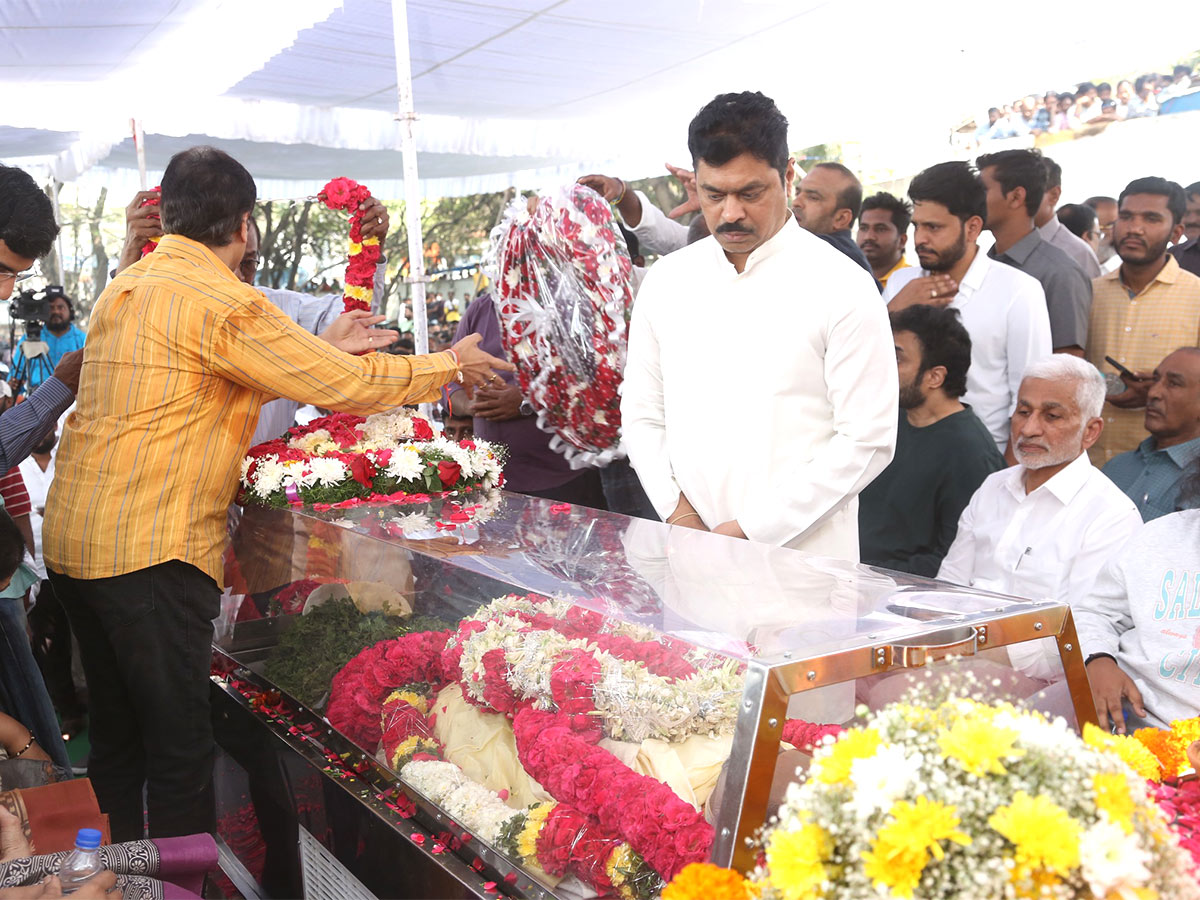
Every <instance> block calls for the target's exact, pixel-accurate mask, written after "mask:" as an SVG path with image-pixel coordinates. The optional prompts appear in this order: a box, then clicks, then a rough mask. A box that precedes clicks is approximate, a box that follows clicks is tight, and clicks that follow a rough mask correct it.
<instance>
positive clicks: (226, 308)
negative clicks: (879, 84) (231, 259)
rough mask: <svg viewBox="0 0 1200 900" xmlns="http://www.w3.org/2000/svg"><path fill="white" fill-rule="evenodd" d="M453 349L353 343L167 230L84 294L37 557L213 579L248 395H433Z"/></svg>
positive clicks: (375, 404) (93, 571)
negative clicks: (419, 350) (323, 335)
mask: <svg viewBox="0 0 1200 900" xmlns="http://www.w3.org/2000/svg"><path fill="white" fill-rule="evenodd" d="M456 371H457V368H456V365H455V362H454V358H453V355H452V354H450V353H436V354H433V355H430V356H417V357H403V356H389V355H375V354H370V355H367V356H361V357H358V356H351V355H350V354H348V353H343V352H341V351H340V350H336V349H334V348H333V347H332V346H330V345H329V344H327V343H325V342H324V341H322V340H320V339H318V338H316V337H314V336H313V335H311V334H309V333H308V332H307V331H305V330H304V329H303V328H301V327H300V326H299V325H297V324H296V323H294V322H293V321H292V320H291V319H289V318H288V317H287V316H285V315H284V314H283V313H282V312H280V310H279V309H278V308H276V307H275V306H274V305H272V304H271V303H270V302H268V301H267V299H266V298H265V297H264V296H263V295H262V294H261V293H259V292H258V291H256V290H255V289H254V288H252V287H250V286H249V285H245V284H242V283H241V282H240V281H238V280H237V279H236V278H235V277H234V275H233V273H232V272H231V271H230V270H229V268H228V267H227V266H226V265H225V264H224V263H222V262H221V260H220V259H218V258H217V257H216V256H215V255H214V254H213V253H212V252H211V251H210V250H209V249H208V248H207V247H205V246H204V245H202V244H199V243H196V242H195V241H192V240H189V239H187V238H184V237H180V236H179V235H168V236H167V237H164V238H163V239H162V240H161V241H160V242H159V244H158V249H157V250H155V251H154V252H153V253H151V254H149V255H148V256H146V257H145V258H143V259H142V260H141V261H140V262H138V263H136V264H134V265H133V266H130V267H129V268H128V269H127V270H125V272H123V273H122V274H121V275H119V276H118V277H117V278H116V279H114V280H113V282H112V284H110V285H109V286H108V287H107V288H106V289H105V291H104V293H103V294H102V295H101V297H100V299H99V300H98V301H97V303H96V308H95V311H94V312H93V314H92V319H91V328H90V330H89V332H88V341H87V347H86V348H85V350H84V362H83V374H82V377H81V378H80V384H79V396H78V404H77V406H76V408H75V412H74V413H72V414H71V416H70V417H68V419H67V422H66V426H65V427H64V429H63V435H62V442H61V444H60V447H59V452H58V457H57V459H56V462H55V476H54V482H53V483H52V485H51V487H50V493H49V497H48V498H47V501H46V518H45V522H44V524H43V542H44V552H45V559H46V564H47V565H48V566H49V567H50V568H51V569H53V570H54V571H56V572H59V573H61V574H64V575H70V576H72V577H74V578H107V577H111V576H114V575H121V574H124V573H126V572H133V571H137V570H138V569H144V568H147V567H149V566H153V565H156V564H158V563H162V562H167V561H169V560H173V559H178V560H182V561H183V562H186V563H191V564H192V565H194V566H196V567H197V568H199V569H200V570H201V571H203V572H205V573H207V574H208V575H211V576H212V577H213V579H214V580H215V581H216V582H217V583H218V584H220V583H221V580H222V575H221V552H222V549H223V547H224V543H225V513H226V509H227V508H228V506H229V504H230V503H231V502H232V501H233V498H234V494H235V493H236V490H237V482H238V476H239V466H240V464H241V461H242V458H243V456H244V455H245V453H246V450H247V448H248V447H249V444H250V437H251V435H252V434H253V433H254V426H255V424H256V422H257V421H258V413H259V408H260V407H261V406H262V404H263V403H265V402H266V401H268V400H270V399H272V398H274V397H279V396H285V397H290V398H291V399H293V400H299V401H302V402H305V403H313V404H315V405H317V406H321V407H325V408H330V409H336V410H339V411H341V412H349V413H357V414H360V415H366V414H369V413H374V412H381V411H383V410H387V409H391V408H393V407H396V406H400V405H402V404H406V403H415V402H418V401H422V400H433V399H436V398H437V396H438V390H439V388H441V386H442V385H444V384H446V383H447V382H449V381H450V380H451V379H452V378H453V377H454V375H455V373H456Z"/></svg>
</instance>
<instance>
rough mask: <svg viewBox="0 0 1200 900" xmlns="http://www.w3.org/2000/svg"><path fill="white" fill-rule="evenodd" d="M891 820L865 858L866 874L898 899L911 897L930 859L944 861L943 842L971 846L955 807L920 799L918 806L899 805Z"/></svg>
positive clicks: (918, 799) (864, 868)
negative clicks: (960, 824)
mask: <svg viewBox="0 0 1200 900" xmlns="http://www.w3.org/2000/svg"><path fill="white" fill-rule="evenodd" d="M890 816H891V821H889V822H888V824H886V825H884V826H883V827H882V828H880V829H879V834H878V836H877V837H876V838H875V842H874V843H873V844H872V845H871V849H870V850H869V851H867V852H866V853H864V854H863V872H864V873H865V874H866V875H867V877H868V878H871V879H872V880H873V881H874V882H875V883H876V884H877V885H879V886H882V887H886V888H889V889H890V890H891V892H892V894H893V895H895V896H897V897H912V895H913V891H914V890H916V887H917V885H918V884H919V883H920V881H921V873H922V872H924V871H925V865H926V863H928V862H929V858H930V856H931V855H932V856H933V857H934V858H935V859H939V860H940V859H944V858H945V856H946V854H945V851H943V849H942V844H941V842H942V841H952V842H954V843H956V844H959V845H961V846H963V847H969V846H970V845H971V837H970V835H968V834H964V833H963V832H962V831H959V830H958V825H959V823H960V820H959V818H958V815H957V813H956V810H955V809H954V807H953V806H946V805H944V804H942V803H938V802H936V801H931V800H929V799H928V798H926V797H918V798H917V800H916V802H915V803H909V802H907V801H904V800H902V801H900V802H899V803H897V804H896V805H895V806H893V807H892V809H891V812H890Z"/></svg>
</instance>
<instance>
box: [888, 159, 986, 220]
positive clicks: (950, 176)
mask: <svg viewBox="0 0 1200 900" xmlns="http://www.w3.org/2000/svg"><path fill="white" fill-rule="evenodd" d="M908 199H910V200H912V202H913V203H923V202H929V203H940V204H942V206H944V207H946V209H947V210H949V211H950V214H951V215H952V216H957V217H958V219H959V221H961V222H963V223H964V224H965V223H966V221H967V220H968V219H970V218H971V217H972V216H978V217H979V218H980V219H986V218H987V191H985V190H984V189H983V185H982V184H980V183H979V177H978V174H977V173H976V171H975V170H974V169H973V168H971V165H970V163H965V162H960V161H958V160H952V161H950V162H944V163H938V164H937V165H936V166H930V167H929V168H928V169H926V170H925V171H924V172H921V173H919V174H918V175H917V177H916V178H914V179H913V180H912V183H911V184H910V185H909V186H908Z"/></svg>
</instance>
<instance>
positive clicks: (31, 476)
mask: <svg viewBox="0 0 1200 900" xmlns="http://www.w3.org/2000/svg"><path fill="white" fill-rule="evenodd" d="M57 450H58V446H57V445H55V447H54V450H52V451H50V463H49V465H47V466H46V471H45V472H43V471H42V467H41V466H39V465H38V463H37V460H36V459H34V458H33V457H32V456H27V457H25V458H24V459H23V460H21V462H20V463H19V464H18V466H17V468H18V469H20V470H21V478H22V479H23V480H24V481H25V490H27V491H28V492H29V504H30V506H32V507H33V509H32V511H31V512H30V513H29V527H30V528H32V529H33V551H34V560H33V570H34V571H35V572H37V575H38V577H39V578H42V579H44V578H45V577H46V563H45V562H44V561H43V560H42V515H43V513H45V511H46V494H47V493H49V491H50V482H52V481H53V480H54V458H55V455H56V453H57Z"/></svg>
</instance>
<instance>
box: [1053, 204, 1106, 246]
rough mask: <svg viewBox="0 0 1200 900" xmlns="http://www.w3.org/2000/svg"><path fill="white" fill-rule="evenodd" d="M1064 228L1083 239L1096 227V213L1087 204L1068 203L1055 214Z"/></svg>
mask: <svg viewBox="0 0 1200 900" xmlns="http://www.w3.org/2000/svg"><path fill="white" fill-rule="evenodd" d="M1055 215H1057V216H1058V221H1059V222H1061V223H1062V225H1063V227H1064V228H1066V229H1067V231H1069V232H1071V234H1073V235H1075V237H1077V238H1082V237H1083V236H1084V235H1085V234H1087V233H1088V232H1089V231H1091V230H1092V229H1093V228H1095V226H1096V211H1095V210H1094V209H1092V208H1091V207H1090V206H1088V205H1087V204H1086V203H1067V204H1065V205H1063V206H1060V207H1059V208H1058V212H1057V213H1055Z"/></svg>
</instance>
